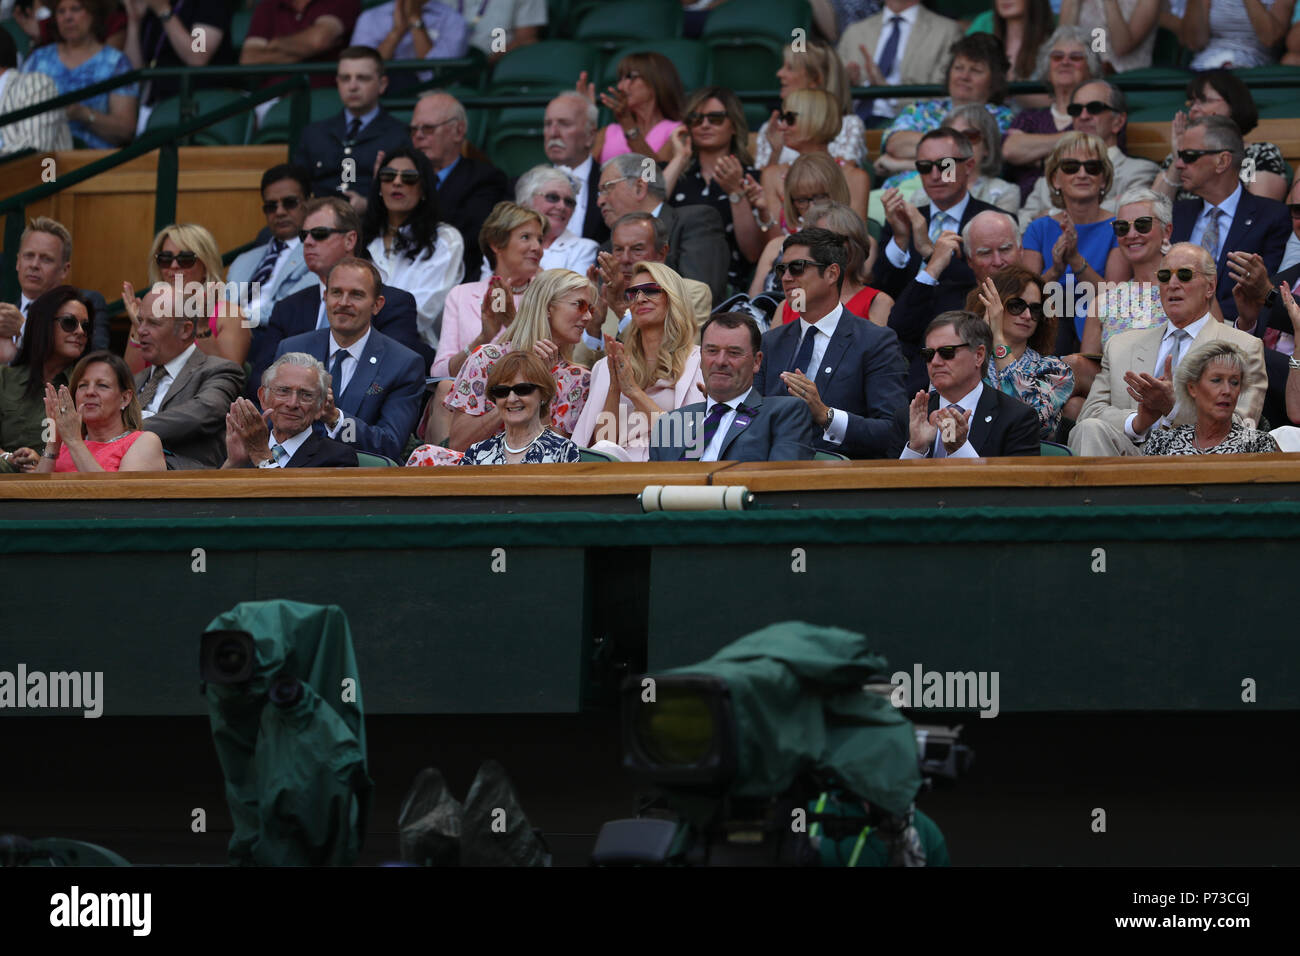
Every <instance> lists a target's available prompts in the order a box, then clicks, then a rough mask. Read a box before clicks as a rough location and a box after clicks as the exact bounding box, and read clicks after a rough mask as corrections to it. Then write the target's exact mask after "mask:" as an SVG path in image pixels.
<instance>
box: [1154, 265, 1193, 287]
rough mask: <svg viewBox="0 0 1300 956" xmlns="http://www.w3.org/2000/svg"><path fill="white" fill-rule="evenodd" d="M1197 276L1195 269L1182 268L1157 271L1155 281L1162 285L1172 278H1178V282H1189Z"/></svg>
mask: <svg viewBox="0 0 1300 956" xmlns="http://www.w3.org/2000/svg"><path fill="white" fill-rule="evenodd" d="M1197 275H1198V273H1197V272H1196V270H1195V269H1189V268H1187V266H1183V267H1182V268H1181V269H1174V270H1170V269H1157V270H1156V281H1157V282H1159V283H1160V284H1161V285H1164V284H1165V283H1166V282H1168V281H1169V279H1170V278H1171V277H1172V276H1178V281H1179V282H1191V281H1192V279H1193V278H1195V277H1196V276H1197Z"/></svg>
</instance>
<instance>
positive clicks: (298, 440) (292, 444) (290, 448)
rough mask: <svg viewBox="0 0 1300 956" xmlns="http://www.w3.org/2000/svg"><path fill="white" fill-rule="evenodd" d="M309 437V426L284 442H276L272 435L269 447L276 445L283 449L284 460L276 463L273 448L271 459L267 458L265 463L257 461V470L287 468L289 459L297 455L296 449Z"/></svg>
mask: <svg viewBox="0 0 1300 956" xmlns="http://www.w3.org/2000/svg"><path fill="white" fill-rule="evenodd" d="M309 437H311V426H310V425H308V426H307V427H306V428H304V429H303V430H302V431H300V432H299V433H298V434H296V435H294V436H293V437H292V438H286V439H285V440H284V441H277V440H276V437H275V434H274V433H272V435H271V445H272V446H274V445H277V444H278V445H279V446H280V447H281V448H283V449H284V452H285V454H284V459H283V460H282V461H276V460H275V449H274V447H272V449H271V457H270V458H268V459H267V460H266V461H259V462H258V463H257V467H258V468H288V467H289V459H290V458H292V457H293V456H294V455H296V454H298V449H299V448H301V447H302V446H303V442H305V441H306V440H307V439H308V438H309Z"/></svg>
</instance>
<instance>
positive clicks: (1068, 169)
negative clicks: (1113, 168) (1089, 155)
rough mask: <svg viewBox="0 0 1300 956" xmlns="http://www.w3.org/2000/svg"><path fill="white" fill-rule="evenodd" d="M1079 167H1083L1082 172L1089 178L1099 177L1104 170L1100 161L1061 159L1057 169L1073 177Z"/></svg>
mask: <svg viewBox="0 0 1300 956" xmlns="http://www.w3.org/2000/svg"><path fill="white" fill-rule="evenodd" d="M1080 166H1082V167H1083V171H1084V172H1085V173H1087V174H1088V175H1089V176H1100V175H1101V171H1102V169H1103V168H1104V167H1103V166H1102V164H1101V160H1100V159H1085V160H1078V159H1063V160H1061V165H1060V166H1058V167H1057V168H1058V169H1060V170H1061V172H1063V173H1065V175H1067V176H1073V175H1074V174H1075V173H1077V172H1078V171H1079V167H1080Z"/></svg>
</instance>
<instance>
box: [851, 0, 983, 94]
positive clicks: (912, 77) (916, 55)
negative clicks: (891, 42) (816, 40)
mask: <svg viewBox="0 0 1300 956" xmlns="http://www.w3.org/2000/svg"><path fill="white" fill-rule="evenodd" d="M891 16H893V14H892V13H890V11H889V10H888V9H884V10H881V11H880V12H879V13H876V14H873V15H872V16H869V17H867V18H866V19H865V20H859V21H858V22H857V23H854V24H852V25H851V26H850V27H849V28H848V29H847V30H845V31H844V34H843V36H841V37H840V42H839V43H838V44H837V45H836V48H835V50H836V52H837V53H839V55H840V59H841V60H843V61H844V64H845V66H847V65H848V64H850V63H856V64H858V66H863V62H862V51H861V50H859V49H858V47H859V46H864V47H866V48H867V52H868V53H870V54H871V55H872V56H873V57H874V56H875V55H876V47H877V45H879V43H880V33H881V31H882V30H883V29H884V28H885V22H886V18H888V17H891ZM961 37H962V31H961V27H960V25H958V23H957V21H956V20H949V19H948V18H947V17H941V16H940V15H939V14H937V13H932V12H930V11H929V10H927V9H925V7H918V8H917V16H916V23H915V25H914V26H913V27H912V29H911V32H910V33H909V34H908V36H907V46H905V47H903V60H902V62H901V63H900V64H899V66H898V70H899V80H900V81H901V82H902V83H904V84H908V85H911V84H915V83H940V84H942V83H943V82H944V81H945V80H947V78H948V77H947V70H948V48H949V47H950V46H952V45H953V44H954V43H956V42H957V41H958V40H960V39H961ZM865 72H866V71H865V70H863V73H864V79H863V85H864V86H865V85H868V84H867V82H866V79H865ZM912 102H915V101H914V100H899V101H898V108H899V109H900V110H901V109H903V108H904V107H906V106H907V105H908V104H909V103H912Z"/></svg>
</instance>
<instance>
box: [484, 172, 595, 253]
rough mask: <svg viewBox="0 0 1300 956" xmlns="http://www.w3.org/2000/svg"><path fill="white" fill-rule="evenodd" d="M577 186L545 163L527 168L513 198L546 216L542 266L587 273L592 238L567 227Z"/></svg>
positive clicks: (572, 180)
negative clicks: (586, 237) (583, 236)
mask: <svg viewBox="0 0 1300 956" xmlns="http://www.w3.org/2000/svg"><path fill="white" fill-rule="evenodd" d="M580 188H581V186H580V184H578V183H577V182H576V181H575V180H574V179H573V178H572V177H571V176H569V174H568V173H566V172H564V171H562V170H559V169H556V168H555V167H554V166H547V165H545V164H543V165H541V166H534V167H533V168H532V169H530V170H528V172H526V173H524V174H523V175H522V176H520V177H519V182H518V183H517V184H516V185H515V202H517V203H519V205H521V206H524V207H526V208H528V209H535V210H537V211H538V212H539V213H541V214H542V218H543V219H545V220H546V235H545V236H543V237H542V261H541V268H542V269H571V270H573V271H574V272H577V273H579V274H581V275H586V273H587V269H588V267H589V266H591V265H592V264H593V263H595V261H596V250H597V248H598V247H597V245H596V243H595V241H594V240H592V239H583V238H582V237H581V236H579V235H575V234H574V233H573V232H571V231H570V230H569V220H570V219H572V218H573V210H574V209H575V208H577V200H576V199H575V198H574V197H575V196H576V194H577V191H578V190H579V189H580ZM486 271H487V270H485V272H486Z"/></svg>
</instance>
